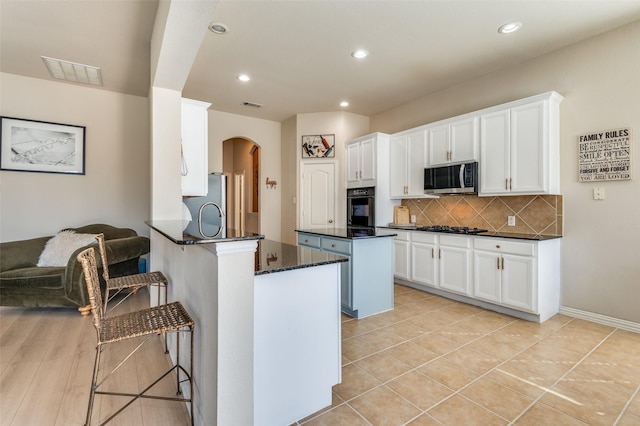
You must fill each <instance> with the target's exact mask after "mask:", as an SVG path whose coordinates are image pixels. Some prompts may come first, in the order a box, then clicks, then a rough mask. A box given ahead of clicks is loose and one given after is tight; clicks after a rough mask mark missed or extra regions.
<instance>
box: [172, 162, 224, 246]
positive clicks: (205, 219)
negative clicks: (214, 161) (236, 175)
mask: <svg viewBox="0 0 640 426" xmlns="http://www.w3.org/2000/svg"><path fill="white" fill-rule="evenodd" d="M208 179H209V190H208V193H207V195H205V196H204V197H184V198H183V199H182V202H183V203H184V204H185V206H187V209H189V213H191V222H190V223H189V225H187V227H186V228H185V230H184V232H185V233H187V234H191V235H193V236H195V237H198V238H216V237H222V238H224V237H226V236H227V176H226V175H225V174H224V173H211V174H210V175H209V177H208Z"/></svg>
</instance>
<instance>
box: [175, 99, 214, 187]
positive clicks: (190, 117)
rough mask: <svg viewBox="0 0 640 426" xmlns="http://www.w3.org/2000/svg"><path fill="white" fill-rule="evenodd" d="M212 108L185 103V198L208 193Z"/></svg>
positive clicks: (197, 103) (183, 157) (183, 151)
mask: <svg viewBox="0 0 640 426" xmlns="http://www.w3.org/2000/svg"><path fill="white" fill-rule="evenodd" d="M210 106H211V104H209V103H206V102H200V101H195V100H192V99H186V98H183V99H182V118H181V126H182V130H181V135H182V146H181V155H182V158H181V161H182V170H181V174H182V195H183V196H203V195H207V192H208V191H209V188H208V179H207V174H208V172H209V155H208V152H209V148H208V139H209V138H208V128H209V126H208V115H207V109H209V107H210Z"/></svg>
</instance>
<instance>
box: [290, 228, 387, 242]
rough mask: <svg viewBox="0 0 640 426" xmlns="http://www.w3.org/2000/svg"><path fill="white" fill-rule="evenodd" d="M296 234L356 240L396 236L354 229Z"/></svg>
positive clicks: (310, 230)
mask: <svg viewBox="0 0 640 426" xmlns="http://www.w3.org/2000/svg"><path fill="white" fill-rule="evenodd" d="M296 232H305V233H307V234H317V235H322V236H325V237H335V238H345V239H349V240H355V239H360V238H378V237H393V236H394V234H379V233H377V232H376V231H375V230H374V229H353V228H349V229H347V228H317V229H296Z"/></svg>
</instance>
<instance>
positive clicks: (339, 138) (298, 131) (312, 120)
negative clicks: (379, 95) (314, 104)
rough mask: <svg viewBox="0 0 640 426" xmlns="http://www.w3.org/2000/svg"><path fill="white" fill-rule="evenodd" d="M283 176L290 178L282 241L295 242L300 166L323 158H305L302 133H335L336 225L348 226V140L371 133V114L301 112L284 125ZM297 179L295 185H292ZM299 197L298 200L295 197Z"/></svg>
mask: <svg viewBox="0 0 640 426" xmlns="http://www.w3.org/2000/svg"><path fill="white" fill-rule="evenodd" d="M283 129H284V130H283V135H284V136H283V150H282V157H283V158H284V159H286V162H283V164H282V168H283V175H284V176H286V177H287V186H286V188H285V194H286V195H285V199H283V212H284V213H283V214H284V215H286V220H285V216H283V220H282V223H283V224H282V239H281V241H282V242H285V243H289V244H296V235H295V229H296V228H297V227H299V226H300V216H299V208H300V206H301V205H302V204H301V200H300V182H299V176H300V165H301V164H302V163H304V162H307V163H313V162H317V161H320V160H316V159H302V136H303V135H324V134H335V149H334V152H335V157H334V158H333V159H330V160H325V159H323V160H322V161H333V162H335V164H336V170H337V174H336V204H335V209H336V217H335V226H336V228H344V227H345V226H346V209H347V206H346V186H345V182H346V177H345V175H344V173H345V170H344V169H345V167H344V164H345V158H346V153H345V148H344V146H345V142H347V141H349V140H350V139H353V138H356V137H358V136H362V135H365V134H367V133H368V130H369V117H365V116H362V115H357V114H352V113H348V112H344V111H336V112H320V113H311V114H298V115H297V116H296V117H295V118H294V119H289V120H287V121H286V122H284V124H283ZM292 182H295V185H294V184H292ZM294 198H295V199H296V203H294V202H293V199H294Z"/></svg>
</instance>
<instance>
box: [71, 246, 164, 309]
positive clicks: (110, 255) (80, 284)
mask: <svg viewBox="0 0 640 426" xmlns="http://www.w3.org/2000/svg"><path fill="white" fill-rule="evenodd" d="M150 246H151V244H150V241H149V238H147V237H143V236H140V235H136V236H134V237H126V238H118V239H114V240H107V241H105V249H106V252H107V259H108V261H109V265H114V264H116V263H122V262H126V261H129V260H135V259H138V258H139V257H140V256H143V255H145V254H147V253H149V251H150ZM87 247H93V248H94V250H95V252H96V253H95V255H96V264H97V266H98V268H102V260H101V258H100V253H99V251H98V244H97V243H94V244H90V245H89V246H86V247H82V248H80V249H78V250H76V251H75V252H74V253H73V255H71V258H70V259H69V263H68V264H67V271H66V274H65V281H66V282H65V286H66V293H67V297H69V298H70V299H72V300H78V301H79V303H80V306H86V305H88V304H89V296H88V294H87V287H86V283H85V281H84V275H83V271H82V264H81V263H80V262H79V261H78V254H80V253H81V252H82V251H83V250H85V249H86V248H87ZM100 275H101V276H102V274H100Z"/></svg>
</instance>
